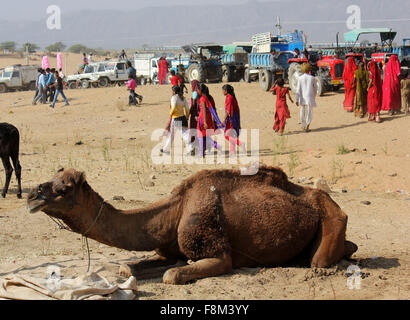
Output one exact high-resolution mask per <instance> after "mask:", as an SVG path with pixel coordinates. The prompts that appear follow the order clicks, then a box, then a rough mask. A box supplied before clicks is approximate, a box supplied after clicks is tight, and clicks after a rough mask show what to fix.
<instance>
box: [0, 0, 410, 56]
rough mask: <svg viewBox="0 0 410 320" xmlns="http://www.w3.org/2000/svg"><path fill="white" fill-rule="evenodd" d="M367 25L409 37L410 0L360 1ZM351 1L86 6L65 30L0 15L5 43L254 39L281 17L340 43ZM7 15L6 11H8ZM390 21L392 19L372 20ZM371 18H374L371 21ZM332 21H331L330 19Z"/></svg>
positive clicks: (115, 44) (67, 20) (67, 19)
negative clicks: (338, 34) (118, 7)
mask: <svg viewBox="0 0 410 320" xmlns="http://www.w3.org/2000/svg"><path fill="white" fill-rule="evenodd" d="M356 2H357V3H359V4H360V7H361V10H362V19H363V20H365V21H364V22H363V23H362V27H392V28H393V29H394V30H396V31H398V36H397V38H396V41H397V42H400V41H401V38H403V37H410V33H409V30H410V28H409V26H410V21H409V20H408V19H409V12H410V1H403V0H377V1H374V0H361V1H356ZM349 4H351V2H349V1H334V0H328V1H323V0H311V1H302V0H287V1H286V0H282V1H278V2H269V3H267V2H257V1H250V2H248V3H246V4H241V5H231V6H225V5H210V6H205V5H195V6H194V5H191V6H175V7H158V8H144V9H139V10H138V9H135V10H131V11H128V12H123V11H119V10H117V11H98V10H87V11H79V12H72V13H68V14H65V15H64V14H63V16H62V30H47V28H46V22H45V20H42V21H19V22H17V23H16V22H9V21H6V20H1V19H0V41H7V40H14V41H17V42H18V43H20V44H21V43H23V42H27V41H29V42H34V43H36V44H38V45H40V46H41V47H45V46H47V45H49V44H51V43H54V42H57V41H62V42H64V43H65V44H66V45H72V44H74V43H83V44H85V45H87V46H89V47H93V48H98V47H101V48H113V49H119V48H123V47H124V48H136V47H140V46H142V45H144V44H146V45H150V46H151V45H181V44H185V43H189V42H205V41H211V42H219V43H229V42H232V41H249V40H250V37H251V35H252V34H255V33H260V32H267V31H274V26H275V24H276V16H280V17H281V21H282V25H283V32H286V31H292V30H294V29H299V30H304V31H305V32H306V33H307V35H308V41H309V42H330V41H335V36H336V32H341V34H342V33H343V32H346V31H348V30H347V29H346V24H345V22H344V21H345V20H346V19H347V17H348V14H347V13H346V8H347V6H348V5H349ZM3 17H4V15H3ZM379 19H386V20H390V21H372V20H379ZM366 20H370V21H366ZM328 21H330V22H328Z"/></svg>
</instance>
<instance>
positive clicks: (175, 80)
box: [171, 70, 182, 87]
mask: <svg viewBox="0 0 410 320" xmlns="http://www.w3.org/2000/svg"><path fill="white" fill-rule="evenodd" d="M171 85H172V86H173V87H182V79H181V78H180V77H179V76H177V75H176V73H175V70H171Z"/></svg>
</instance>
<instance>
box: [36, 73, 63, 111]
mask: <svg viewBox="0 0 410 320" xmlns="http://www.w3.org/2000/svg"><path fill="white" fill-rule="evenodd" d="M64 77H65V75H64V73H63V70H62V69H60V70H56V69H55V68H51V69H50V68H46V69H45V70H44V69H41V68H40V69H38V75H37V79H36V88H37V90H36V93H35V95H34V98H33V105H36V104H37V102H38V101H40V102H41V103H43V104H46V103H47V101H48V102H50V103H51V104H50V107H51V108H54V106H55V104H56V102H57V98H58V96H59V95H60V94H61V96H62V97H63V99H64V101H65V103H66V104H65V105H66V106H69V105H70V104H69V102H68V100H67V97H66V96H65V94H64V88H65V86H66V84H65V82H64Z"/></svg>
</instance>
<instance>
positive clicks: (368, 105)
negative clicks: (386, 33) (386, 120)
mask: <svg viewBox="0 0 410 320" xmlns="http://www.w3.org/2000/svg"><path fill="white" fill-rule="evenodd" d="M400 74H401V72H400V62H399V60H398V57H397V56H396V55H392V56H391V57H390V59H389V61H388V62H387V64H386V65H385V69H384V79H383V80H382V76H381V69H380V67H379V65H378V64H377V63H376V62H375V61H373V60H372V61H370V62H369V63H368V65H367V68H366V65H365V62H363V61H360V62H359V65H358V66H357V65H356V62H355V60H354V58H353V57H350V58H349V59H348V61H347V63H346V66H345V68H344V72H343V81H344V86H345V100H344V102H343V106H344V109H345V110H346V111H348V112H353V111H354V112H355V116H357V117H360V118H363V117H364V116H365V115H366V113H368V114H369V118H368V121H375V122H378V123H379V122H381V118H380V112H381V110H384V111H388V112H389V114H390V115H394V114H398V113H399V112H400V111H401V108H402V100H403V106H404V108H405V112H406V113H407V112H408V92H407V91H408V90H409V88H407V89H406V87H408V86H409V82H408V81H409V79H408V76H407V77H406V78H407V79H406V78H405V79H402V80H401V78H400ZM400 81H401V82H402V83H400ZM403 86H404V88H403V90H402V89H401V87H403ZM406 90H407V91H406Z"/></svg>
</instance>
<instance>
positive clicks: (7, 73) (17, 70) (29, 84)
mask: <svg viewBox="0 0 410 320" xmlns="http://www.w3.org/2000/svg"><path fill="white" fill-rule="evenodd" d="M39 68H40V66H22V65H21V64H16V65H14V66H10V67H6V68H4V69H3V70H2V73H1V77H0V93H6V92H8V91H15V90H36V80H37V74H38V72H37V70H38V69H39Z"/></svg>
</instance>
